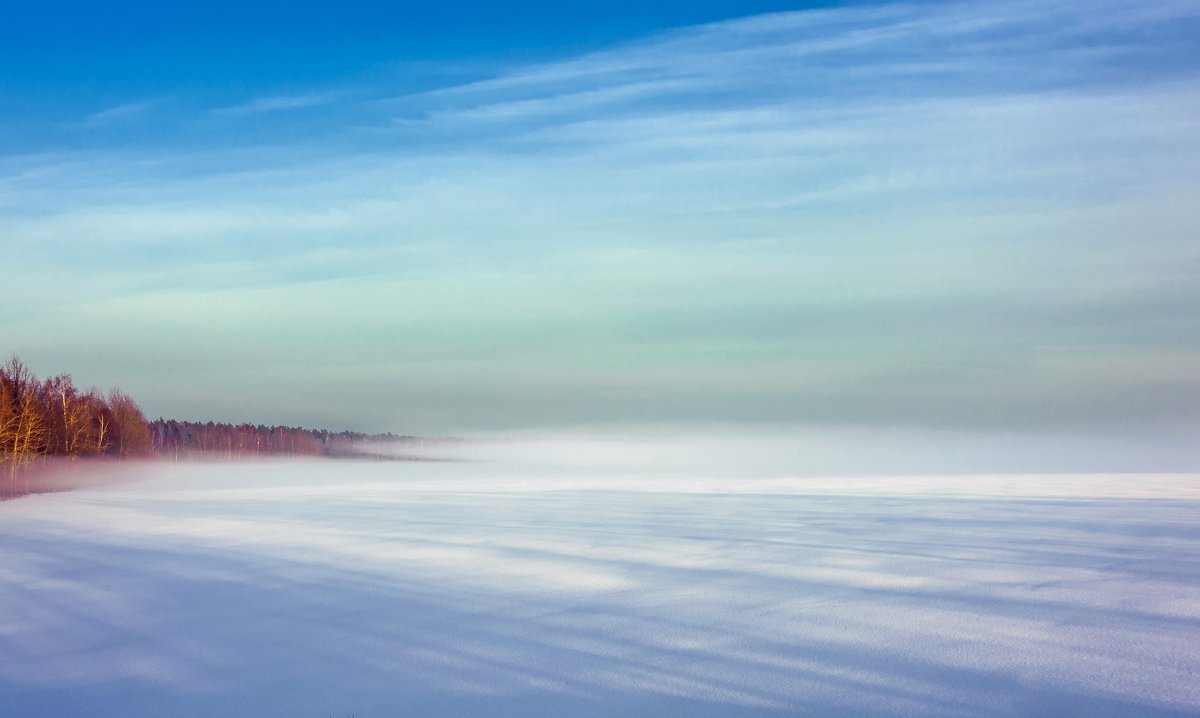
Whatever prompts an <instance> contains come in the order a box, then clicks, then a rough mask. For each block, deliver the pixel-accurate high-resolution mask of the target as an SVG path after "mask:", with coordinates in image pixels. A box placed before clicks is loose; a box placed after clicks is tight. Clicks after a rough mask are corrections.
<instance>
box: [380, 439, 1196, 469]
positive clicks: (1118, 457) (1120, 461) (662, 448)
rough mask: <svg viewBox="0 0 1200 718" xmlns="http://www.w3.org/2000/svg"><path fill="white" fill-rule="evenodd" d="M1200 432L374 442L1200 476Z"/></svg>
mask: <svg viewBox="0 0 1200 718" xmlns="http://www.w3.org/2000/svg"><path fill="white" fill-rule="evenodd" d="M1194 438H1195V437H1193V436H1190V435H1188V436H1184V435H1182V434H1180V435H1173V434H1162V433H1159V434H1153V433H1144V434H1134V435H1123V436H1117V435H1093V434H1076V433H1051V434H1041V433H1034V432H1009V433H1001V432H991V433H989V432H978V431H968V430H962V431H950V430H945V431H936V430H917V429H900V428H894V429H882V428H881V429H864V428H861V427H853V426H849V427H847V426H842V427H830V428H813V427H777V426H763V427H758V428H757V429H756V428H747V427H737V426H733V427H726V428H723V429H709V430H705V429H700V428H697V427H694V426H673V427H672V426H625V427H602V428H591V429H586V430H582V429H581V430H578V431H573V432H572V431H561V430H558V431H553V430H548V431H528V432H505V433H495V434H491V435H488V436H481V437H470V438H467V439H463V440H455V441H432V442H416V443H414V442H410V441H404V442H397V443H395V444H391V445H388V444H382V443H373V444H371V445H370V446H369V450H370V451H372V452H379V453H382V454H385V455H393V456H397V457H420V458H432V459H453V460H466V461H475V462H484V463H489V464H500V465H504V466H510V467H511V466H515V465H520V466H522V467H524V468H527V469H529V470H532V471H538V470H542V469H546V470H553V471H568V472H573V473H578V472H584V473H604V474H614V473H621V472H635V473H637V472H643V471H646V470H653V471H655V472H658V473H663V472H667V473H677V474H687V475H693V476H695V475H708V476H714V477H728V478H734V479H744V478H748V477H754V476H779V477H797V476H805V477H812V476H821V475H828V476H863V475H905V474H979V473H1042V472H1051V473H1063V472H1074V473H1079V472H1084V473H1120V472H1135V473H1146V472H1195V471H1200V454H1198V453H1197V452H1196V451H1195V449H1194V446H1193V442H1194Z"/></svg>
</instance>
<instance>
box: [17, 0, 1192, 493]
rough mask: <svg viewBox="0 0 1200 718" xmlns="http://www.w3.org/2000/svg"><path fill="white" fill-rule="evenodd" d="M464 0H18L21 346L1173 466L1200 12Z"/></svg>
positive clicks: (449, 417) (1001, 463) (217, 371)
mask: <svg viewBox="0 0 1200 718" xmlns="http://www.w3.org/2000/svg"><path fill="white" fill-rule="evenodd" d="M453 7H454V8H455V9H456V10H462V11H463V12H461V13H460V14H461V15H462V17H463V19H462V20H461V25H462V26H461V27H459V26H456V25H454V24H453V23H450V22H449V21H447V20H445V18H441V19H440V20H438V19H437V18H434V19H431V17H432V16H427V15H420V13H418V12H417V11H415V10H411V9H410V10H407V12H414V13H417V15H415V16H414V17H415V19H414V20H412V21H411V22H407V23H406V22H405V17H404V12H406V10H404V9H394V10H386V11H385V10H376V11H367V10H364V9H362V8H354V7H350V8H349V9H342V10H336V9H328V8H327V9H325V11H324V12H325V13H327V15H326V16H318V15H319V13H314V12H312V11H311V10H310V9H308V8H304V7H298V8H295V9H294V11H293V14H291V15H288V14H286V13H284V12H283V10H284V9H283V8H282V7H281V8H280V13H281V14H280V17H278V18H276V17H273V16H270V15H269V13H268V14H267V15H264V16H263V17H258V16H254V17H250V18H249V19H248V20H246V21H245V22H246V23H247V24H246V25H245V26H242V25H238V24H237V22H235V21H233V20H231V21H230V23H229V27H225V26H223V25H222V24H221V18H224V17H226V16H228V17H229V18H235V14H234V13H233V12H232V6H230V7H226V6H224V5H222V4H219V3H218V4H216V5H214V6H213V7H212V8H211V13H213V14H212V16H211V17H208V16H204V17H201V16H199V15H197V16H196V17H192V16H191V15H187V13H189V12H192V13H195V12H199V11H193V10H183V11H178V12H181V13H184V15H181V16H180V17H174V16H171V15H170V13H171V12H174V11H171V10H154V9H148V8H143V7H136V6H133V5H129V6H116V7H114V8H113V9H111V10H110V11H109V15H105V16H104V17H93V16H92V15H89V14H88V13H89V11H87V10H86V9H84V8H80V9H79V10H80V13H79V15H78V17H77V16H76V15H74V14H71V15H69V16H67V15H55V16H54V17H51V16H49V15H39V14H38V13H39V12H42V13H48V12H51V11H45V10H38V9H30V8H24V9H14V10H13V13H14V15H13V18H12V19H13V22H12V23H11V24H9V25H8V27H6V28H4V29H0V60H2V61H3V62H0V66H3V67H4V68H6V69H3V70H0V90H2V95H3V97H4V99H5V101H4V102H3V103H2V104H0V256H3V258H4V260H3V264H4V266H5V268H6V271H5V272H4V292H3V294H4V297H5V307H6V311H5V312H4V313H2V314H0V339H2V340H3V341H2V344H3V345H4V346H3V347H2V348H3V349H4V351H6V352H10V351H11V352H17V353H19V354H20V355H21V356H23V357H24V358H25V359H26V360H27V361H28V362H29V363H30V364H31V365H32V366H33V368H34V369H35V370H37V371H39V372H41V373H49V372H51V371H54V370H57V369H59V368H62V367H69V368H70V369H71V371H72V372H73V373H74V374H75V376H76V378H77V380H78V381H79V383H80V384H81V385H85V386H86V385H89V384H97V385H110V384H113V383H117V382H119V383H120V385H121V386H122V388H123V389H124V390H126V391H128V392H129V393H130V394H131V395H133V396H136V397H138V399H139V401H140V402H141V403H142V405H143V406H144V407H145V409H146V412H147V414H148V415H150V416H151V417H154V416H159V415H164V416H175V417H185V418H187V417H192V418H200V419H209V418H211V419H218V420H220V419H226V420H239V421H241V420H247V421H252V422H261V423H288V424H303V425H314V426H348V427H352V428H355V429H360V430H364V431H397V432H413V433H423V434H433V433H469V432H497V431H510V430H543V429H546V428H548V427H553V428H556V429H561V428H562V427H585V428H586V427H589V426H610V425H617V426H626V427H628V426H634V427H636V426H640V425H643V424H655V425H660V424H668V425H675V426H678V425H682V426H683V427H685V428H688V429H697V428H701V429H703V428H704V427H710V426H714V425H719V426H720V427H721V429H722V430H724V429H727V428H729V427H734V428H735V429H740V430H745V431H750V432H756V433H757V432H760V431H777V430H779V429H778V427H781V426H782V427H787V428H786V429H784V430H785V431H791V430H793V429H795V428H797V427H799V428H800V429H802V430H803V431H809V432H814V431H815V432H817V433H818V434H820V433H821V432H828V431H835V432H836V431H841V430H847V431H850V432H852V433H854V435H855V436H859V435H862V436H890V437H892V438H893V440H894V441H896V442H898V443H900V444H905V443H909V442H910V441H912V442H919V441H920V440H921V439H920V437H922V436H924V437H926V441H927V443H937V442H939V441H943V440H944V437H945V436H947V435H948V434H946V433H945V432H954V434H953V436H954V437H956V438H955V439H954V440H955V441H956V442H961V443H963V444H964V445H966V446H969V447H974V448H973V449H964V452H966V453H968V454H971V452H972V451H974V452H975V453H973V454H971V457H972V458H971V459H970V461H969V462H968V463H972V462H973V463H972V465H980V464H985V466H983V467H982V468H985V469H986V468H988V467H992V466H995V467H1000V468H1005V467H1010V466H1015V467H1016V468H1021V467H1023V466H1024V467H1034V468H1038V467H1046V466H1052V467H1061V468H1063V469H1081V468H1083V469H1086V468H1088V467H1090V466H1092V463H1090V462H1094V463H1095V464H1102V465H1103V466H1104V467H1105V468H1113V467H1114V466H1116V467H1118V468H1120V467H1121V466H1127V467H1129V468H1132V469H1145V470H1179V469H1195V468H1196V466H1197V464H1196V461H1197V459H1196V457H1195V455H1194V451H1192V450H1191V449H1190V448H1189V441H1190V440H1191V439H1192V438H1194V436H1195V433H1196V430H1197V429H1198V428H1200V371H1198V370H1197V367H1198V366H1200V319H1198V317H1200V245H1198V244H1197V242H1196V237H1197V236H1200V234H1198V230H1200V215H1198V210H1197V206H1196V202H1195V198H1196V197H1197V196H1198V195H1200V192H1198V189H1200V169H1197V168H1200V161H1198V159H1200V156H1198V155H1200V152H1198V150H1200V127H1198V124H1200V91H1198V90H1200V77H1198V70H1200V40H1197V38H1200V32H1198V30H1200V23H1198V22H1197V20H1198V16H1200V6H1198V5H1197V4H1196V3H1194V2H1172V1H1169V0H1168V1H1164V2H1153V3H1144V2H1115V1H1108V0H1099V1H1089V2H1082V1H1080V0H1069V1H1068V2H1062V3H1053V4H1050V3H1043V2H987V1H985V2H952V3H912V4H898V3H853V4H844V5H831V6H828V7H812V8H808V9H798V10H795V11H782V12H765V13H763V14H757V15H753V16H749V17H736V16H735V15H736V10H737V5H736V4H724V5H723V4H720V3H708V4H705V3H701V4H699V5H698V6H697V7H696V8H693V9H690V10H687V11H684V10H682V9H680V8H678V7H675V6H673V5H668V6H664V9H661V10H646V11H645V14H644V16H639V15H638V14H637V13H636V12H634V11H633V9H632V8H631V11H630V13H629V16H630V18H632V19H630V18H625V19H613V18H611V17H610V19H609V20H608V21H607V22H608V24H607V25H606V24H602V23H601V24H592V25H589V24H588V22H590V20H591V16H588V15H587V13H588V12H589V9H588V8H589V7H590V6H586V5H585V6H582V7H583V9H581V10H579V12H580V13H581V17H580V18H573V17H568V16H567V15H566V14H565V13H566V12H567V11H563V10H559V11H545V12H550V15H548V16H547V17H546V18H539V17H537V11H535V10H531V9H528V8H524V9H518V10H513V11H512V13H513V16H512V17H505V18H504V19H503V21H497V19H496V16H495V15H494V14H492V15H489V14H487V12H484V13H483V14H482V15H479V14H478V13H476V14H475V15H472V13H471V9H472V8H471V7H469V6H468V5H465V4H464V5H461V6H460V5H455V6H453ZM741 7H749V6H746V5H742V6H741ZM754 7H755V8H758V9H769V10H783V9H785V6H780V5H770V6H768V5H759V6H754ZM139 11H142V12H141V14H140V15H139ZM93 12H94V11H93ZM422 12H424V11H422ZM492 12H493V13H496V12H499V11H492ZM555 12H557V13H558V14H554V13H555ZM655 13H657V14H655ZM522 14H524V15H525V16H526V17H523V16H522ZM610 15H613V14H612V13H610ZM139 17H140V18H142V19H141V20H136V18H139ZM606 17H607V16H606ZM639 17H640V18H642V19H638V18H639ZM439 18H440V16H439ZM472 18H474V19H472ZM435 20H437V21H438V22H442V24H440V25H439V24H437V22H435ZM185 21H186V22H185ZM585 21H588V22H585ZM188 22H192V23H193V24H195V22H199V23H200V25H201V29H202V30H205V31H207V32H208V34H207V35H203V34H202V36H203V37H204V38H205V39H203V40H196V41H194V42H191V43H190V44H189V42H190V41H182V45H181V44H180V42H181V41H180V40H179V38H180V37H181V35H180V33H181V32H182V29H181V28H185V27H187V26H188ZM205 22H208V23H209V24H207V25H206V24H204V23H205ZM456 22H457V21H456ZM523 22H524V23H526V24H530V27H532V28H534V29H531V30H527V31H524V32H525V34H522V32H523V31H522V30H521V28H522V23H523ZM539 22H541V23H543V24H541V25H539V24H537V23H539ZM139 23H141V24H139ZM423 23H424V24H423ZM472 23H475V24H472ZM489 23H491V24H492V25H493V26H494V30H493V31H491V32H489V28H488V24H489ZM506 23H507V24H506ZM639 23H640V24H639ZM547 24H553V25H554V27H553V28H552V30H553V31H549V30H551V28H547V27H546V25H547ZM266 27H272V28H274V30H273V32H275V34H274V35H270V34H269V33H265V32H263V29H264V28H266ZM589 27H590V28H591V29H589ZM81 28H82V29H81ZM322 28H326V30H322ZM422 28H432V31H431V32H430V34H431V37H429V38H426V39H424V40H422V39H421V38H420V37H419V35H420V33H421V32H423V29H422ZM342 29H344V30H346V33H345V35H346V37H347V38H353V41H354V42H353V43H352V42H351V41H350V40H346V41H345V42H344V46H339V45H338V44H337V43H338V41H337V40H336V39H334V36H335V35H336V31H338V30H342ZM368 30H371V32H368ZM351 31H353V32H351ZM323 33H324V34H323ZM389 33H392V34H390V35H389ZM406 33H407V34H406ZM438 33H441V34H440V35H439V34H438ZM455 33H457V34H455ZM272 38H274V39H272ZM310 38H317V39H319V40H320V42H316V41H314V43H313V44H312V45H311V46H308V49H307V50H306V49H305V47H306V46H305V44H304V43H305V41H307V39H310ZM438 38H442V39H443V40H445V41H444V42H439V39H438ZM539 42H540V43H542V44H538V43H539ZM289 43H290V44H289ZM506 43H509V44H507V45H506ZM550 43H553V44H550ZM3 48H7V49H3ZM171 48H175V49H171ZM633 431H636V429H633ZM855 432H857V433H855ZM930 436H932V437H935V438H933V439H929V438H928V437H930ZM896 437H900V438H899V439H896ZM1014 447H1018V448H1019V451H1016V452H1014ZM1014 453H1018V454H1022V457H1021V458H1020V459H1014V458H1013V456H1012V454H1014ZM989 462H990V463H989ZM1021 462H1025V463H1024V464H1022V463H1021Z"/></svg>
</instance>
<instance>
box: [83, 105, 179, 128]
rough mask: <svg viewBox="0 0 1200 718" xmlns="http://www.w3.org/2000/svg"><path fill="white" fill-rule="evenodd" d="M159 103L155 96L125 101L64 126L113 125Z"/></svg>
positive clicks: (138, 115) (139, 115) (143, 113)
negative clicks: (136, 100) (135, 100)
mask: <svg viewBox="0 0 1200 718" xmlns="http://www.w3.org/2000/svg"><path fill="white" fill-rule="evenodd" d="M160 103H161V100H160V99H157V98H155V99H149V100H141V101H138V102H127V103H124V104H120V105H115V106H113V107H109V108H107V109H104V110H100V111H99V112H94V113H92V114H90V115H87V116H86V117H84V118H82V119H80V120H77V121H75V122H71V123H68V124H67V125H66V126H67V127H72V128H91V127H103V126H108V125H114V124H118V123H121V122H124V121H126V120H130V119H133V118H137V117H141V116H143V115H145V114H146V113H147V112H149V111H150V110H152V109H153V108H154V107H156V106H157V105H159V104H160Z"/></svg>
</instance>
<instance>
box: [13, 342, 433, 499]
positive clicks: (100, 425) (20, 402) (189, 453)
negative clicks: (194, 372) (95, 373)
mask: <svg viewBox="0 0 1200 718" xmlns="http://www.w3.org/2000/svg"><path fill="white" fill-rule="evenodd" d="M409 438H412V437H400V436H395V435H393V434H363V433H358V432H351V431H343V432H331V431H325V430H312V429H304V428H300V427H287V426H263V425H258V426H254V425H251V424H227V423H214V422H211V421H209V422H205V423H201V422H195V421H175V420H174V419H156V420H154V421H147V420H146V416H145V414H144V413H143V412H142V409H141V407H139V406H138V404H137V402H136V401H134V400H133V398H132V397H130V396H129V395H128V394H125V393H123V392H121V391H120V390H119V389H112V390H110V391H109V392H107V393H105V392H102V391H100V390H99V389H96V388H94V387H93V388H90V389H87V390H86V391H85V390H81V389H79V388H77V387H76V386H75V385H74V383H73V382H72V380H71V375H70V374H58V375H55V376H52V377H50V378H47V379H40V378H39V377H38V376H37V375H36V374H34V373H33V372H32V371H31V370H30V369H29V367H27V366H26V365H25V364H24V363H23V362H22V361H21V360H20V359H19V358H17V357H15V356H14V357H12V358H10V359H9V360H8V361H6V362H4V363H3V364H0V469H4V470H5V473H6V474H7V475H8V477H9V479H10V481H9V482H7V483H8V484H9V485H8V486H7V487H6V489H5V491H4V493H5V494H7V495H12V494H13V493H14V492H15V483H16V478H17V476H18V474H20V473H21V470H22V469H24V468H27V467H30V466H32V465H34V464H35V463H37V462H38V461H39V460H41V459H43V458H47V457H61V458H64V459H72V460H73V459H81V458H86V457H108V458H115V459H124V458H134V457H154V456H161V457H164V458H170V459H182V458H196V457H212V456H227V457H235V456H254V455H266V454H275V455H300V456H347V455H355V454H358V453H360V451H359V450H357V449H356V448H355V447H356V445H358V444H361V443H363V442H368V441H393V440H397V441H398V440H401V439H409Z"/></svg>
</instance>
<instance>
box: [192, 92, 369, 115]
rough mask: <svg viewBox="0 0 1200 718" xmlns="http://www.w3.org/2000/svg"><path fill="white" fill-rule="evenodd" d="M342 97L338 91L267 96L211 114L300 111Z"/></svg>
mask: <svg viewBox="0 0 1200 718" xmlns="http://www.w3.org/2000/svg"><path fill="white" fill-rule="evenodd" d="M344 96H345V93H343V92H340V91H335V92H312V93H305V94H300V95H268V96H264V97H256V98H254V99H252V100H249V101H247V102H242V103H238V104H236V105H228V106H225V107H218V108H215V109H213V110H212V114H213V115H216V116H233V115H256V114H262V113H268V112H285V111H288V110H301V109H306V108H310V107H319V106H321V105H328V104H331V103H334V102H337V101H338V100H340V99H342V98H343V97H344Z"/></svg>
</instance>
